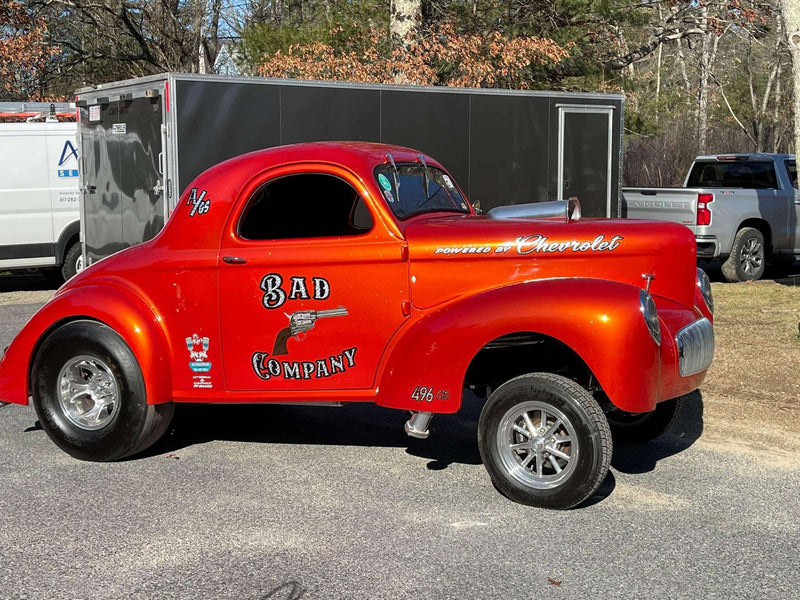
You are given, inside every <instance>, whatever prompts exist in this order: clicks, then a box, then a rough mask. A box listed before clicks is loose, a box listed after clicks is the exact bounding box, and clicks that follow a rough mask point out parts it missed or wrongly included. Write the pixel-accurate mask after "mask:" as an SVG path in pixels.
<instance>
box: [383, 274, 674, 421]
mask: <svg viewBox="0 0 800 600" xmlns="http://www.w3.org/2000/svg"><path fill="white" fill-rule="evenodd" d="M640 292H641V289H640V288H638V287H634V286H631V285H628V284H623V283H618V282H613V281H606V280H595V279H585V278H581V279H550V280H540V281H531V282H525V283H518V284H511V285H508V286H504V287H502V288H496V289H493V290H489V291H487V292H484V293H482V294H478V295H475V296H472V297H469V298H465V299H461V300H456V301H454V302H452V303H450V304H448V305H447V306H444V307H440V308H438V309H437V310H435V311H433V312H429V313H426V314H422V315H420V317H419V318H418V319H417V320H416V321H415V322H413V323H412V324H410V325H409V326H408V327H407V328H405V329H404V330H402V331H401V332H399V333H398V336H397V339H396V342H395V344H394V345H393V346H392V348H391V349H390V350H389V351H388V352H387V355H386V356H385V357H384V360H383V364H382V367H383V368H382V370H381V371H380V373H381V377H380V380H379V383H380V386H379V393H378V401H377V402H378V404H380V405H381V406H386V407H390V408H399V409H405V410H412V411H429V412H441V413H452V412H456V411H458V410H459V409H460V407H461V396H462V389H463V386H464V380H465V376H466V372H467V369H468V367H469V365H470V363H471V362H472V360H473V358H475V356H476V355H477V354H478V352H479V351H480V350H481V348H483V347H484V346H485V345H486V344H487V343H489V342H491V341H492V340H496V339H497V338H500V337H502V336H504V335H508V334H512V333H521V332H526V333H537V334H543V335H547V336H549V337H551V338H554V339H556V340H558V341H560V342H562V343H564V344H566V345H567V346H568V347H569V348H570V349H572V350H573V351H574V352H575V353H576V354H577V355H578V356H579V357H580V358H581V359H582V360H583V361H584V363H585V364H586V365H587V366H588V367H589V369H590V370H591V372H592V374H593V375H594V377H595V378H596V379H597V381H598V382H599V384H600V385H601V387H602V388H603V391H604V392H605V393H606V394H607V395H608V397H609V399H610V400H611V401H612V402H613V403H614V404H615V405H616V406H618V407H620V408H623V409H625V410H631V411H634V410H635V411H645V410H652V409H653V408H654V407H655V403H656V402H657V401H658V384H659V379H660V370H661V360H660V354H661V350H660V348H659V346H658V345H657V344H656V342H655V341H654V340H653V339H652V337H651V336H650V333H649V331H648V329H647V326H646V324H645V321H644V318H643V316H642V312H641V309H640ZM530 368H531V371H535V370H536V365H535V364H533V365H531V367H530Z"/></svg>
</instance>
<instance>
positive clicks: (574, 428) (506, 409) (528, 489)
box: [478, 373, 612, 509]
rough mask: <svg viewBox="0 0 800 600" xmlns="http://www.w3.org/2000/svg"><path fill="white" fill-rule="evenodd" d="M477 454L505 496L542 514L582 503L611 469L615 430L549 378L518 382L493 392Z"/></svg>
mask: <svg viewBox="0 0 800 600" xmlns="http://www.w3.org/2000/svg"><path fill="white" fill-rule="evenodd" d="M478 447H479V449H480V453H481V458H482V459H483V463H484V465H485V467H486V470H487V471H488V472H489V476H490V477H491V478H492V481H493V482H494V484H495V486H496V487H497V488H498V489H499V490H500V491H501V492H502V493H503V494H504V495H506V496H507V497H508V498H510V499H511V500H514V501H515V502H520V503H522V504H528V505H531V506H539V507H543V508H556V509H567V508H572V507H573V506H576V505H578V504H580V503H581V502H583V501H584V500H585V499H586V498H588V497H589V496H591V495H592V494H593V493H594V492H595V491H596V490H597V488H598V487H600V484H601V483H602V482H603V480H604V479H605V477H606V474H607V473H608V469H609V466H610V464H611V450H612V449H611V431H610V430H609V426H608V421H607V420H606V418H605V416H604V415H603V411H602V410H601V409H600V406H599V405H598V404H597V402H596V401H595V400H594V398H593V397H592V395H591V394H590V393H589V392H588V391H586V390H585V389H584V388H582V387H581V386H580V385H578V384H577V383H575V382H574V381H572V380H570V379H567V378H565V377H561V376H560V375H554V374H552V373H530V374H527V375H521V376H519V377H516V378H514V379H512V380H510V381H508V382H506V383H505V384H503V385H502V386H500V387H499V388H498V389H497V390H495V392H494V393H493V394H492V395H491V396H490V397H489V399H488V400H487V401H486V405H485V406H484V408H483V411H482V412H481V416H480V420H479V422H478Z"/></svg>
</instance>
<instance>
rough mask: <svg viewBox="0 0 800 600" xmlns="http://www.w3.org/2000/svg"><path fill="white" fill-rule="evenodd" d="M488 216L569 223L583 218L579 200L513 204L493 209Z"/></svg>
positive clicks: (574, 198) (491, 217) (573, 198)
mask: <svg viewBox="0 0 800 600" xmlns="http://www.w3.org/2000/svg"><path fill="white" fill-rule="evenodd" d="M486 216H487V217H489V218H490V219H501V220H502V219H548V220H553V221H561V222H562V223H569V222H570V221H579V220H580V218H581V205H580V203H579V202H578V198H576V197H575V196H573V197H572V198H570V199H569V200H563V201H555V202H531V203H530V204H512V205H511V206H498V207H496V208H493V209H492V210H490V211H489V212H488V213H486Z"/></svg>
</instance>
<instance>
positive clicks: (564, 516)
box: [0, 293, 800, 600]
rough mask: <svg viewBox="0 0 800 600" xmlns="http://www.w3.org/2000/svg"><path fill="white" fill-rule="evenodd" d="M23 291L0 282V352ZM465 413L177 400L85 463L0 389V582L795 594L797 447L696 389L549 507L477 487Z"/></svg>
mask: <svg viewBox="0 0 800 600" xmlns="http://www.w3.org/2000/svg"><path fill="white" fill-rule="evenodd" d="M2 296H3V294H1V293H0V299H1V298H2ZM40 303H41V302H26V301H25V297H24V296H23V297H20V298H19V299H18V301H16V302H15V303H13V304H7V303H6V304H3V303H2V302H0V350H1V349H2V348H3V347H5V345H7V344H8V343H9V341H10V339H11V338H12V337H13V335H14V334H15V333H16V331H18V330H19V329H20V328H21V327H22V325H23V323H24V321H25V319H27V317H28V316H30V314H32V312H33V311H35V310H36V308H37V307H38V306H39V304H40ZM479 411H480V406H479V404H478V402H477V400H475V399H472V400H470V401H469V402H468V403H467V405H466V406H465V409H464V410H463V411H462V412H461V413H459V414H457V415H450V416H437V417H436V418H435V419H434V421H433V427H432V434H431V437H430V438H429V439H428V440H415V439H410V438H408V437H406V435H405V434H404V433H403V422H404V420H405V418H406V415H404V414H403V413H401V412H398V411H391V410H386V409H381V408H378V407H375V406H372V405H362V404H359V405H348V406H345V407H342V408H312V407H290V406H227V407H219V406H202V405H197V406H186V405H183V406H179V407H178V411H177V413H176V418H175V421H174V424H173V426H172V428H171V429H170V430H169V432H168V433H167V435H166V436H165V438H164V439H163V440H162V441H161V442H159V443H158V444H157V445H156V446H154V447H153V448H151V449H150V450H149V451H148V452H147V453H146V454H145V455H142V456H139V457H134V458H133V459H130V460H126V461H123V462H117V463H108V464H98V463H87V462H80V461H77V460H74V459H72V458H70V457H69V456H68V455H66V454H64V453H63V452H61V451H60V450H59V449H58V448H57V447H56V446H55V445H54V444H53V443H52V442H50V441H49V439H48V438H47V436H46V434H45V433H44V432H43V431H42V430H41V428H40V427H39V426H38V424H37V421H36V415H35V412H34V410H33V409H32V408H31V407H19V406H11V407H7V408H5V409H2V410H0V598H13V599H22V598H26V599H34V598H36V599H39V598H41V599H48V600H55V599H61V598H64V599H67V598H69V599H76V598H81V599H107V598H110V599H116V598H120V599H139V598H141V599H149V598H187V599H188V598H191V599H194V598H209V599H227V598H232V599H254V600H256V599H267V598H269V599H278V600H300V599H303V600H310V599H329V598H343V599H344V598H355V599H360V598H364V599H383V598H386V599H394V598H415V599H419V598H435V599H446V598H459V599H462V598H476V599H478V598H480V599H486V598H503V599H516V598H519V599H550V598H558V599H565V600H566V599H570V600H577V599H583V598H586V599H589V598H591V599H593V600H595V599H601V598H631V599H643V598H664V599H683V598H686V599H689V598H691V599H693V600H694V599H697V598H707V599H711V598H725V599H729V598H736V599H751V598H752V599H759V600H761V599H771V598H775V599H793V598H797V597H798V593H800V592H798V590H800V555H799V554H798V542H800V500H798V492H800V460H798V459H795V458H794V457H791V456H787V455H786V454H782V453H780V452H777V451H776V452H775V453H769V452H762V453H755V452H752V451H749V450H747V448H746V447H745V446H744V445H741V444H739V443H738V442H737V441H736V440H731V441H730V442H729V443H725V444H720V443H719V442H718V441H715V442H714V443H710V442H708V441H707V440H705V439H704V436H703V422H702V419H703V399H702V396H701V394H699V393H698V394H694V395H692V396H691V397H690V398H689V399H688V401H687V402H686V404H685V405H684V410H683V412H682V414H681V415H680V418H679V420H678V422H677V423H676V424H675V426H674V427H673V428H672V429H671V430H670V431H669V432H668V434H667V435H665V436H663V437H662V438H661V439H660V440H658V441H656V442H653V443H650V444H648V445H645V446H637V445H627V444H619V445H617V446H616V448H615V451H614V458H613V462H612V469H611V472H610V474H609V476H608V478H607V479H606V481H605V482H604V484H603V486H602V487H601V488H600V490H599V492H598V493H597V494H596V495H595V496H594V497H592V498H591V499H590V500H589V501H587V502H586V503H585V504H584V505H582V506H581V507H579V508H577V509H574V510H570V511H563V512H560V511H548V510H543V509H535V508H530V507H526V506H521V505H518V504H515V503H512V502H510V501H509V500H507V499H505V498H504V497H503V496H502V495H500V493H499V492H497V490H495V489H494V487H493V486H492V484H491V482H490V480H489V477H488V475H487V474H486V472H485V470H484V468H483V466H482V464H481V461H480V456H479V455H478V451H477V446H476V442H475V435H476V429H477V427H476V420H477V415H478V414H479Z"/></svg>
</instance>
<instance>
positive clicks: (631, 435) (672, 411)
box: [606, 398, 682, 443]
mask: <svg viewBox="0 0 800 600" xmlns="http://www.w3.org/2000/svg"><path fill="white" fill-rule="evenodd" d="M681 404H682V400H681V398H673V399H672V400H666V401H664V402H659V403H658V404H656V408H655V410H654V411H651V412H645V413H629V412H625V411H624V410H620V409H618V408H615V409H613V410H611V411H609V412H608V413H606V418H607V419H608V424H609V426H610V427H611V435H612V436H614V441H615V442H635V443H643V442H649V441H650V440H654V439H655V438H657V437H658V436H660V435H661V434H662V433H664V432H665V431H666V430H667V429H669V428H670V427H671V426H672V424H673V423H674V422H675V419H676V418H677V416H678V412H679V411H680V407H681Z"/></svg>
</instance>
